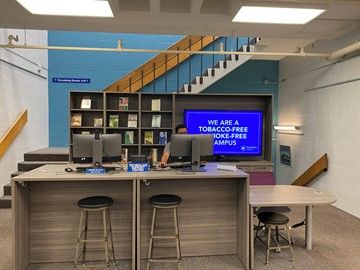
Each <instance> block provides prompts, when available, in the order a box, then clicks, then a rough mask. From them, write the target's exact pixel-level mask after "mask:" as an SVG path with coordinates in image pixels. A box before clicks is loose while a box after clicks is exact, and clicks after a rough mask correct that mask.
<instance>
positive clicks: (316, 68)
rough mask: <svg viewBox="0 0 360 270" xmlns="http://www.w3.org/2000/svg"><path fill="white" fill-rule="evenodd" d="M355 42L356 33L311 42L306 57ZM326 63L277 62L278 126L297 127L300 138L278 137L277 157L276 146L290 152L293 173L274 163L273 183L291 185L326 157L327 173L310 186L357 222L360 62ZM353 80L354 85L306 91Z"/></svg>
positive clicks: (357, 59) (359, 205)
mask: <svg viewBox="0 0 360 270" xmlns="http://www.w3.org/2000/svg"><path fill="white" fill-rule="evenodd" d="M358 38H359V36H358V33H350V34H347V35H345V36H343V37H341V38H339V39H337V40H333V41H321V42H316V43H315V44H314V46H313V47H312V48H311V49H310V51H312V52H333V51H335V50H338V49H340V48H342V47H345V46H348V45H350V44H352V43H354V42H355V41H357V40H358ZM331 63H332V62H328V61H326V60H323V59H314V58H312V59H310V58H309V59H308V58H306V59H299V58H298V59H294V58H286V59H284V60H282V61H280V72H279V76H280V81H281V83H280V85H279V121H278V123H279V124H295V125H299V126H302V130H303V131H304V135H303V136H301V135H287V134H278V141H277V143H278V145H277V151H279V145H280V144H282V145H289V146H291V158H292V167H289V166H285V165H283V164H280V162H279V161H277V164H276V168H277V170H276V172H277V183H278V184H287V183H291V182H292V181H294V180H295V179H296V178H297V177H298V176H299V175H301V174H302V173H303V172H304V171H305V170H306V169H307V168H308V167H309V166H310V165H311V164H312V163H313V162H315V161H316V160H317V159H318V158H320V157H321V156H322V155H323V154H324V153H327V154H328V157H329V170H328V172H326V173H324V174H322V175H321V176H320V177H319V179H318V180H315V182H313V183H312V184H311V186H313V187H316V188H318V189H320V190H323V191H328V192H331V193H333V194H335V195H336V197H337V202H336V203H335V206H337V207H338V208H340V209H342V210H344V211H346V212H348V213H350V214H352V215H354V216H357V217H360V203H359V200H358V199H357V197H358V196H359V195H360V171H359V164H360V163H359V156H360V56H355V57H353V58H350V59H348V60H345V61H341V62H338V63H335V64H332V65H329V64H331ZM324 66H325V67H324ZM321 67H323V68H321ZM356 78H358V79H359V80H358V81H355V82H351V83H345V84H340V85H337V86H331V87H326V88H321V89H318V90H312V91H305V90H307V89H311V88H314V87H319V86H324V85H329V84H334V83H338V82H342V81H346V80H352V79H356ZM277 157H279V155H278V153H277ZM278 159H279V158H278Z"/></svg>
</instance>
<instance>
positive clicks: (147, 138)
mask: <svg viewBox="0 0 360 270" xmlns="http://www.w3.org/2000/svg"><path fill="white" fill-rule="evenodd" d="M144 143H145V144H153V143H154V134H153V132H152V131H145V134H144Z"/></svg>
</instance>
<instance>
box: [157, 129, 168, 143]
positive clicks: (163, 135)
mask: <svg viewBox="0 0 360 270" xmlns="http://www.w3.org/2000/svg"><path fill="white" fill-rule="evenodd" d="M159 144H167V131H160V133H159Z"/></svg>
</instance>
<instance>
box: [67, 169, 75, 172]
mask: <svg viewBox="0 0 360 270" xmlns="http://www.w3.org/2000/svg"><path fill="white" fill-rule="evenodd" d="M73 171H74V170H73V169H71V168H65V172H73Z"/></svg>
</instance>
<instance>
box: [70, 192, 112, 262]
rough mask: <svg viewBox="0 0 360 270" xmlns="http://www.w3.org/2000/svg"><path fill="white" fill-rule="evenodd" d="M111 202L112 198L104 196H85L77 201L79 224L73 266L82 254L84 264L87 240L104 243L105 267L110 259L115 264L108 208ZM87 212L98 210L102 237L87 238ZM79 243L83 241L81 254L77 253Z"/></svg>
mask: <svg viewBox="0 0 360 270" xmlns="http://www.w3.org/2000/svg"><path fill="white" fill-rule="evenodd" d="M113 203H114V200H113V199H112V198H110V197H106V196H93V197H86V198H83V199H81V200H79V201H78V206H79V207H80V224H79V232H78V236H77V243H76V254H75V262H74V267H76V266H77V265H78V260H79V258H80V257H81V256H82V265H83V266H84V265H85V262H86V243H88V242H100V243H103V244H104V251H105V261H106V265H105V266H106V267H109V263H110V260H112V261H113V264H114V265H115V264H116V259H115V251H114V242H113V236H112V228H111V220H110V210H109V206H111V205H112V204H113ZM89 212H100V214H101V216H102V222H103V230H102V231H103V237H102V238H97V239H88V238H87V233H88V214H89ZM84 216H85V222H84ZM100 231H101V230H100ZM109 237H110V238H109ZM109 240H110V241H109ZM109 242H110V243H109ZM80 243H83V248H82V252H81V254H80V255H79V248H80ZM109 244H110V245H111V247H110V249H111V250H110V251H109Z"/></svg>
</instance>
